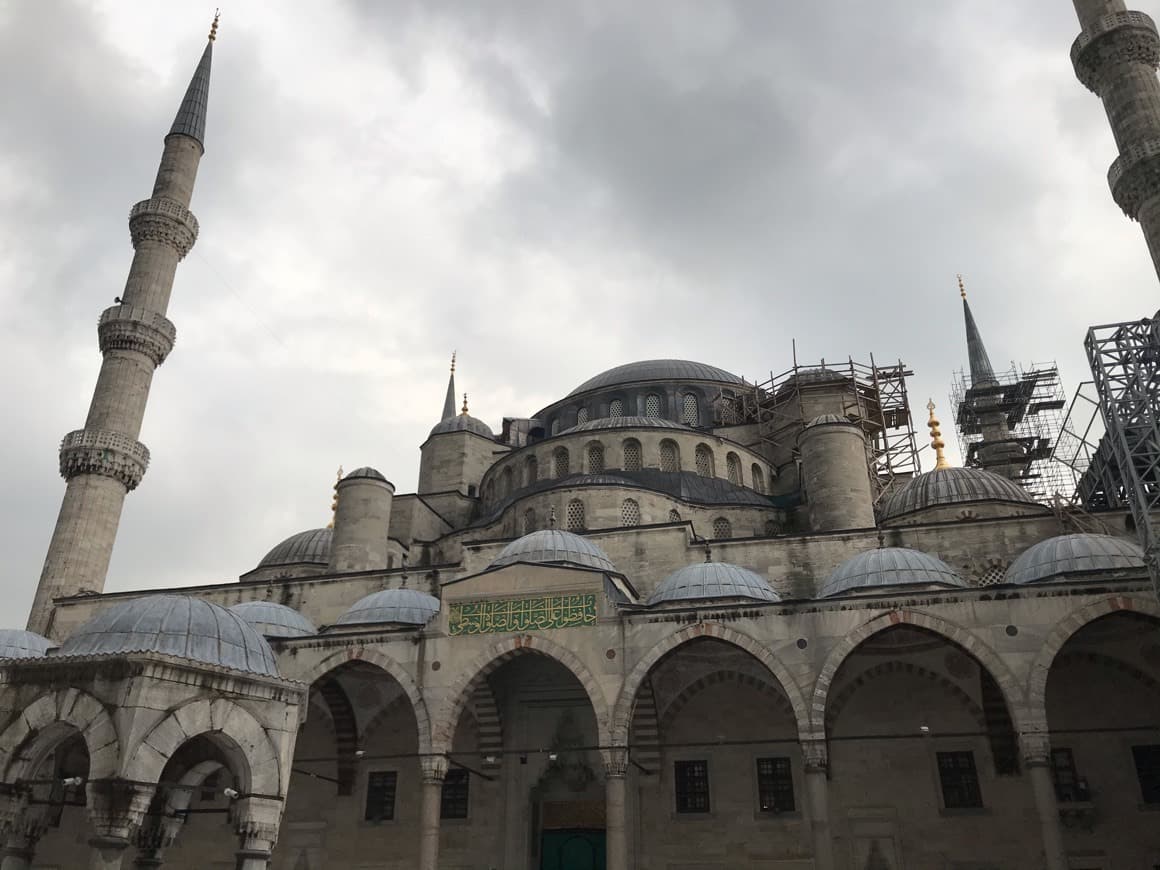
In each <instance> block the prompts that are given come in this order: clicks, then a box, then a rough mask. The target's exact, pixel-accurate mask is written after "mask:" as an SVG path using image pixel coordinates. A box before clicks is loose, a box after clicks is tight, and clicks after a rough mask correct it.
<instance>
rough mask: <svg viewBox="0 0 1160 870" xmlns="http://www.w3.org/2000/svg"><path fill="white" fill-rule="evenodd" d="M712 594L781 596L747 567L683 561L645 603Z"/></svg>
mask: <svg viewBox="0 0 1160 870" xmlns="http://www.w3.org/2000/svg"><path fill="white" fill-rule="evenodd" d="M711 598H749V599H752V600H754V601H780V600H781V596H780V595H778V594H777V593H776V592H775V591H774V590H773V587H772V586H770V585H769V583H768V582H767V581H766V579H765V578H764V577H762V576H761V575H760V574H757V573H756V572H754V571H750V570H749V569H748V568H740V567H738V566H737V565H730V564H728V563H726V562H699V563H697V564H695V565H686V566H685V567H684V568H680V569H678V570H676V571H674V572H673V573H672V574H670V575H669V576H668V577H666V578H665V579H664V580H663V581H661V585H660V586H658V587H657V588H656V591H655V592H653V594H652V595H650V596H649V597H648V602H647V603H648V604H660V603H661V602H665V601H705V600H708V599H711Z"/></svg>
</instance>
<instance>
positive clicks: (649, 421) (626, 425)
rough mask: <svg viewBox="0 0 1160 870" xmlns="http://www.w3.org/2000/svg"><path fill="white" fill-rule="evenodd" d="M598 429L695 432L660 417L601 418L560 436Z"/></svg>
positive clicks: (573, 428)
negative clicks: (680, 430)
mask: <svg viewBox="0 0 1160 870" xmlns="http://www.w3.org/2000/svg"><path fill="white" fill-rule="evenodd" d="M600 429H683V430H685V431H686V432H695V431H696V430H695V429H693V428H692V427H691V426H686V425H685V424H684V423H675V422H673V421H672V420H664V419H662V418H660V417H601V418H599V419H597V420H589V421H588V422H587V423H580V424H578V425H576V426H573V427H571V428H570V429H565V430H564V431H563V432H561V433H560V434H561V435H573V434H575V433H577V432H595V431H597V430H600Z"/></svg>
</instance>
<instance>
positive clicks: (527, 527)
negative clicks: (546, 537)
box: [524, 508, 536, 535]
mask: <svg viewBox="0 0 1160 870" xmlns="http://www.w3.org/2000/svg"><path fill="white" fill-rule="evenodd" d="M535 530H536V512H535V511H534V510H532V509H531V508H528V509H527V510H526V511H524V534H525V535H527V534H530V533H531V532H534V531H535Z"/></svg>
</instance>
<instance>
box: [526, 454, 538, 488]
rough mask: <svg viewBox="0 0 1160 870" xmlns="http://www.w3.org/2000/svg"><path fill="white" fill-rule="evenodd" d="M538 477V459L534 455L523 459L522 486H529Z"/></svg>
mask: <svg viewBox="0 0 1160 870" xmlns="http://www.w3.org/2000/svg"><path fill="white" fill-rule="evenodd" d="M539 478H540V461H539V460H538V459H536V457H534V456H529V457H528V458H527V459H525V460H524V486H531V485H532V484H533V483H535V482H536V481H537V480H539Z"/></svg>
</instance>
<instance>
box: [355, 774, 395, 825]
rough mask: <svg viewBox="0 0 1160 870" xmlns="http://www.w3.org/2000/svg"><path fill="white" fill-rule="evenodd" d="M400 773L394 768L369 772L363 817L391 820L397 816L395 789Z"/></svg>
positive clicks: (371, 820)
mask: <svg viewBox="0 0 1160 870" xmlns="http://www.w3.org/2000/svg"><path fill="white" fill-rule="evenodd" d="M398 781H399V774H398V773H397V772H396V771H393V770H372V771H371V772H370V773H369V774H367V802H366V810H365V812H364V813H363V819H364V820H365V821H368V822H389V821H391V819H393V818H394V817H395V789H396V786H397V785H398Z"/></svg>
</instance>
